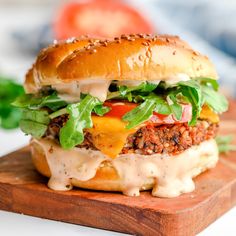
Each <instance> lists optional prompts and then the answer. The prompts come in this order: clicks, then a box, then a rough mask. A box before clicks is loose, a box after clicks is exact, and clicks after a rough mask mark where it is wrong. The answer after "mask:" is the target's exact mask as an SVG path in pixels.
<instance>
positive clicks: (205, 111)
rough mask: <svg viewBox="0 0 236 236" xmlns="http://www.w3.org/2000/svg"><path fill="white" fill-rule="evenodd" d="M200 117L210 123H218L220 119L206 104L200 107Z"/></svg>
mask: <svg viewBox="0 0 236 236" xmlns="http://www.w3.org/2000/svg"><path fill="white" fill-rule="evenodd" d="M200 119H203V120H209V121H211V122H212V123H218V122H219V121H220V118H219V116H218V115H217V114H216V113H215V112H214V111H212V110H211V109H210V108H209V107H208V106H207V105H204V106H203V107H202V110H201V113H200Z"/></svg>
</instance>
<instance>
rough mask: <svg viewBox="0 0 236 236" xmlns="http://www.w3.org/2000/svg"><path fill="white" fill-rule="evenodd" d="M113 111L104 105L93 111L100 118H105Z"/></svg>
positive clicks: (96, 107)
mask: <svg viewBox="0 0 236 236" xmlns="http://www.w3.org/2000/svg"><path fill="white" fill-rule="evenodd" d="M110 110H111V108H110V107H106V106H103V105H97V106H95V107H94V109H93V111H94V112H95V113H96V114H97V115H98V116H103V115H105V114H106V113H107V112H109V111H110Z"/></svg>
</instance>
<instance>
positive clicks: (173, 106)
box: [167, 94, 183, 120]
mask: <svg viewBox="0 0 236 236" xmlns="http://www.w3.org/2000/svg"><path fill="white" fill-rule="evenodd" d="M168 99H170V100H171V101H170V102H169V107H170V110H171V111H172V113H173V114H174V116H175V118H176V119H177V120H181V118H182V113H183V111H182V106H181V105H180V104H178V101H177V98H176V95H174V94H169V95H168V96H167V101H168Z"/></svg>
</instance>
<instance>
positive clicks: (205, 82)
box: [197, 78, 219, 91]
mask: <svg viewBox="0 0 236 236" xmlns="http://www.w3.org/2000/svg"><path fill="white" fill-rule="evenodd" d="M197 80H199V81H200V84H202V85H206V86H211V87H212V88H213V89H214V90H215V91H218V89H219V84H218V82H217V81H216V80H214V79H210V78H198V79H197Z"/></svg>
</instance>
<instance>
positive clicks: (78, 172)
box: [32, 139, 218, 198]
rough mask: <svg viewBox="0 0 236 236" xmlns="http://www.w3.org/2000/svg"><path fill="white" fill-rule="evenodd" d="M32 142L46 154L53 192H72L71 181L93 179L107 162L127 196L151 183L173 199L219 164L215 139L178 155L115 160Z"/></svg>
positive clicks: (96, 153) (128, 156) (158, 193)
mask: <svg viewBox="0 0 236 236" xmlns="http://www.w3.org/2000/svg"><path fill="white" fill-rule="evenodd" d="M32 142H34V143H35V144H38V145H40V146H41V148H42V149H43V151H44V154H45V157H46V160H47V162H48V165H49V169H50V171H51V178H50V180H49V182H48V186H49V188H51V189H54V190H68V189H71V188H72V184H71V180H72V178H73V179H77V180H80V181H86V180H89V179H91V178H93V177H94V176H95V174H96V170H97V169H98V168H99V166H100V164H101V163H102V162H103V161H105V160H107V161H109V162H110V163H111V165H113V166H114V168H115V169H116V170H117V172H118V174H119V176H120V182H121V186H123V193H124V194H126V195H129V196H138V195H139V190H140V189H141V188H142V186H143V185H144V184H147V183H151V184H153V185H154V186H153V190H152V195H153V196H157V197H168V198H171V197H176V196H178V195H180V194H181V193H187V192H191V191H193V190H194V188H195V185H194V182H193V180H192V178H193V177H195V176H197V175H198V174H200V173H201V172H203V171H204V170H206V169H209V168H213V167H214V166H215V165H216V163H217V161H218V150H217V145H216V142H215V140H214V139H211V140H208V141H204V142H202V143H201V144H200V145H198V146H193V147H191V148H189V149H188V150H186V151H184V152H183V153H181V154H179V155H176V156H168V155H161V154H154V155H140V154H122V155H120V156H118V157H117V158H115V159H112V158H109V157H108V156H106V155H103V154H102V153H101V152H100V151H92V150H86V149H80V148H74V149H72V150H69V151H68V150H63V149H62V148H61V147H60V146H59V145H57V144H55V142H53V141H52V140H48V139H41V140H36V139H33V140H32Z"/></svg>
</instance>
